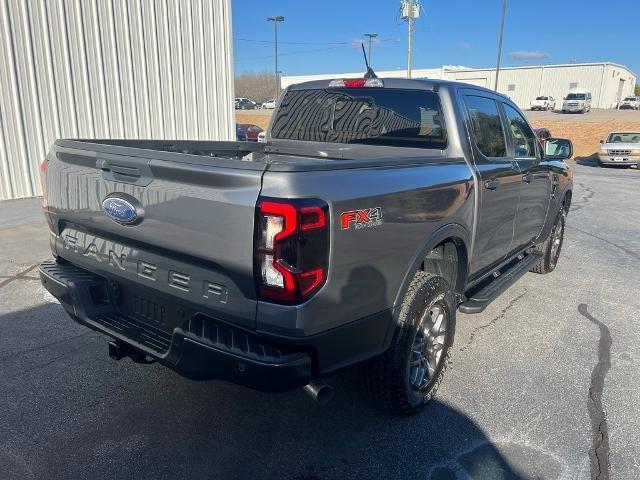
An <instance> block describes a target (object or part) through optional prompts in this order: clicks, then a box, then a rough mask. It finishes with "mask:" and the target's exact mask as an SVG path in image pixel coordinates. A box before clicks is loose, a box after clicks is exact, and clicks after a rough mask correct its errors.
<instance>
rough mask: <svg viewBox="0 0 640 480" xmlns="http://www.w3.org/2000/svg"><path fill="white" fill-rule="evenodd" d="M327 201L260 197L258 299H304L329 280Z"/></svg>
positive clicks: (256, 276) (257, 253) (288, 302)
mask: <svg viewBox="0 0 640 480" xmlns="http://www.w3.org/2000/svg"><path fill="white" fill-rule="evenodd" d="M327 215H328V207H327V204H326V203H324V202H321V201H318V200H276V199H261V200H259V201H258V205H257V218H256V245H255V272H254V273H255V278H256V284H257V287H258V293H259V297H260V298H262V299H267V300H270V301H277V302H280V303H287V304H295V303H300V302H302V301H304V300H306V299H307V298H309V297H310V296H312V295H313V294H314V293H316V292H317V291H318V290H319V289H320V287H322V285H323V284H324V282H325V280H326V278H327V268H328V255H329V253H328V250H329V248H328V247H329V231H328V224H327Z"/></svg>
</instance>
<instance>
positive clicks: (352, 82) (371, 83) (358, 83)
mask: <svg viewBox="0 0 640 480" xmlns="http://www.w3.org/2000/svg"><path fill="white" fill-rule="evenodd" d="M329 87H330V88H331V87H333V88H335V87H345V88H363V87H364V88H367V87H371V88H374V87H384V82H383V81H382V80H380V79H379V78H338V79H336V80H331V82H329Z"/></svg>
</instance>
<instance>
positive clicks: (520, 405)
mask: <svg viewBox="0 0 640 480" xmlns="http://www.w3.org/2000/svg"><path fill="white" fill-rule="evenodd" d="M575 180H576V190H575V194H574V203H573V207H572V211H571V213H570V215H569V217H568V225H567V231H566V240H565V245H564V248H563V252H562V256H561V259H560V262H559V264H558V268H557V269H556V271H555V272H554V273H553V274H551V275H535V274H527V275H525V277H524V278H523V279H521V280H520V281H519V282H518V283H517V284H516V285H514V286H513V287H512V288H511V289H510V290H508V291H507V292H506V293H505V294H504V295H503V296H501V297H500V298H498V299H497V300H496V301H495V302H494V303H493V304H492V305H491V306H490V307H489V308H488V309H487V310H486V311H485V312H483V313H482V314H480V315H474V316H466V315H460V316H459V318H458V327H457V337H456V345H455V348H454V352H453V357H452V362H451V365H450V368H449V370H448V372H447V375H446V376H445V381H444V383H443V385H442V387H441V389H440V391H439V392H438V395H437V397H436V399H435V400H434V401H432V402H431V404H430V405H429V406H428V408H426V410H425V411H424V412H423V413H422V414H420V415H417V416H414V417H411V418H400V419H399V418H394V417H390V416H388V415H386V414H384V413H381V412H379V411H377V410H376V409H374V408H373V407H371V406H370V404H369V403H368V401H367V399H366V398H365V397H364V395H363V394H362V393H361V392H360V390H359V388H358V387H357V384H358V378H357V377H358V372H357V370H349V371H346V372H344V373H342V374H340V375H338V376H336V377H334V378H332V379H331V380H330V381H331V383H332V384H333V385H334V387H335V388H336V394H335V398H334V400H333V402H332V403H330V404H329V405H328V406H326V407H321V406H319V405H317V404H315V403H313V402H312V401H311V400H310V399H309V398H308V397H307V396H306V395H305V394H304V393H303V392H302V391H300V390H298V391H292V392H289V393H285V394H279V395H267V394H261V393H257V392H253V391H251V390H248V389H244V388H241V387H237V386H234V385H230V384H225V383H221V382H206V383H193V382H190V381H188V380H185V379H183V378H181V377H179V376H177V375H176V374H174V373H172V372H171V371H169V370H167V369H165V368H163V367H160V366H158V365H152V366H142V365H136V364H133V363H131V362H130V361H128V360H123V361H121V362H114V361H112V360H110V359H109V358H108V356H107V346H106V341H105V338H104V337H102V336H101V335H99V334H96V333H93V332H91V331H89V330H87V329H85V328H83V327H81V326H78V325H76V324H75V323H73V322H72V321H71V320H70V319H69V318H68V317H67V316H66V315H65V314H64V313H63V310H62V308H61V307H60V306H59V305H58V304H57V303H55V302H54V301H52V298H51V297H50V296H49V295H48V294H47V293H46V292H45V291H44V290H43V288H42V287H41V286H40V283H39V281H38V279H37V275H36V271H37V270H35V265H36V264H37V262H39V261H41V260H43V259H45V258H46V257H48V253H47V250H48V246H47V234H46V228H45V224H44V222H43V221H42V219H41V216H40V213H39V209H38V205H37V201H35V200H22V201H12V202H5V203H0V241H1V242H2V245H3V249H2V250H1V251H0V378H2V387H3V388H2V394H0V412H1V413H0V472H2V474H1V475H0V476H1V477H2V478H6V479H41V478H47V479H69V478H73V479H81V478H86V479H101V478H136V479H146V478H149V479H151V478H154V479H175V478H197V479H199V478H222V479H227V478H242V479H244V478H289V479H309V480H310V479H332V478H336V479H348V478H438V479H455V478H473V479H506V478H528V479H534V478H544V479H556V478H558V479H584V478H601V479H605V478H609V477H611V478H620V479H632V478H638V472H639V471H640V460H638V459H639V458H640V375H638V365H639V362H640V333H639V330H638V328H637V323H636V322H637V321H638V312H639V309H640V303H639V302H640V301H639V300H638V299H639V298H640V275H639V274H638V266H639V265H638V264H639V263H640V203H639V202H638V201H637V199H638V191H639V188H640V172H639V171H637V170H635V169H629V170H619V169H599V168H594V166H593V164H592V163H589V162H583V164H582V165H577V166H576V167H575Z"/></svg>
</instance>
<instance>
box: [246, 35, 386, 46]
mask: <svg viewBox="0 0 640 480" xmlns="http://www.w3.org/2000/svg"><path fill="white" fill-rule="evenodd" d="M233 39H234V40H237V41H240V42H254V43H270V44H272V43H274V41H273V40H262V39H258V38H239V37H233ZM397 40H398V38H397V37H389V38H381V39H380V40H378V42H379V43H384V42H395V41H397ZM278 44H279V45H335V46H340V45H344V46H351V45H354V44H357V45H360V43H359V41H358V40H351V41H349V42H283V41H281V40H278Z"/></svg>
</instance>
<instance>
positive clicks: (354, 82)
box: [344, 78, 364, 88]
mask: <svg viewBox="0 0 640 480" xmlns="http://www.w3.org/2000/svg"><path fill="white" fill-rule="evenodd" d="M344 86H345V87H347V88H362V87H364V78H345V79H344Z"/></svg>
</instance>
